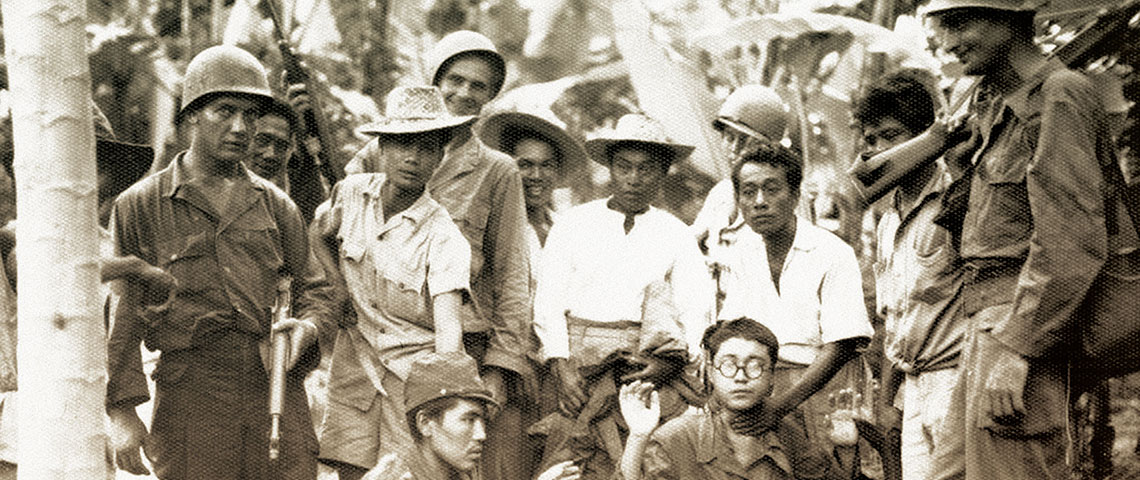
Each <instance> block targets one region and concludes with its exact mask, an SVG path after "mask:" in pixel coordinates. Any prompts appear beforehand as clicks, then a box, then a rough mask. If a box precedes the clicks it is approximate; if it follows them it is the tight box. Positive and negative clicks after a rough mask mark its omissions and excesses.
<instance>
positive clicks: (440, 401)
mask: <svg viewBox="0 0 1140 480" xmlns="http://www.w3.org/2000/svg"><path fill="white" fill-rule="evenodd" d="M456 405H459V397H443V398H437V399H435V400H432V401H429V402H427V403H425V404H423V405H420V406H419V407H416V408H415V409H414V410H412V411H410V412H408V416H407V418H408V430H410V431H411V433H412V440H414V441H415V442H416V443H420V442H421V441H423V438H424V436H423V433H420V427H419V425H417V424H416V415H417V414H418V413H420V412H424V418H427V419H428V420H435V421H440V420H441V419H442V418H443V414H444V412H447V411H448V410H451V409H452V408H455V406H456Z"/></svg>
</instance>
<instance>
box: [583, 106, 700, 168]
mask: <svg viewBox="0 0 1140 480" xmlns="http://www.w3.org/2000/svg"><path fill="white" fill-rule="evenodd" d="M618 143H643V144H647V145H653V146H657V147H662V148H665V149H667V150H669V151H671V152H672V153H673V155H672V157H673V158H670V159H669V161H670V162H676V161H678V160H682V159H684V158H685V157H688V156H689V154H690V153H693V150H694V149H695V148H696V147H694V146H692V145H682V144H679V143H673V141H672V140H670V139H669V137H668V136H667V135H665V127H662V126H661V123H659V122H658V121H657V120H654V119H652V118H649V117H647V116H645V115H643V114H640V113H628V114H625V115H622V117H621V118H619V119H618V122H617V125H616V126H615V127H614V128H613V130H610V131H607V132H603V133H601V134H599V135H597V136H596V137H594V138H593V139H591V140H587V141H586V152H587V153H589V154H590V157H591V158H593V159H594V161H595V162H598V163H600V164H602V165H608V164H609V159H608V158H606V150H608V149H609V148H610V146H611V145H614V144H618Z"/></svg>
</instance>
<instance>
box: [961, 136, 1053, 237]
mask: <svg viewBox="0 0 1140 480" xmlns="http://www.w3.org/2000/svg"><path fill="white" fill-rule="evenodd" d="M1025 123H1028V124H1029V125H1026V124H1025ZM1034 125H1037V126H1036V127H1034ZM1039 125H1040V121H1039V120H1038V119H1031V120H1030V121H1029V122H1024V123H1021V124H1017V125H1010V126H1007V128H1011V129H1012V130H1011V131H1010V132H1008V134H1002V135H1001V138H1000V139H998V142H997V144H995V145H994V148H993V149H992V150H991V151H990V152H989V153H988V154H987V155H986V156H985V159H984V164H983V165H982V168H981V174H982V175H983V176H982V180H983V181H984V182H985V185H986V194H985V195H984V201H985V205H984V206H983V208H984V210H985V211H986V212H988V214H987V215H986V222H987V223H986V225H985V227H984V228H985V230H986V237H988V238H990V239H992V240H993V242H994V243H993V246H995V247H1001V246H1005V245H1010V244H1015V243H1020V242H1024V241H1028V236H1029V233H1030V226H1031V225H1032V222H1033V216H1032V214H1031V213H1030V210H1029V190H1028V188H1027V185H1026V174H1027V172H1028V169H1029V163H1030V161H1031V160H1032V159H1033V144H1035V143H1036V140H1035V139H1034V141H1033V142H1030V141H1029V140H1027V139H1028V138H1029V137H1031V136H1032V135H1031V134H1030V133H1028V132H1030V131H1039V130H1040V126H1039ZM971 194H973V193H971Z"/></svg>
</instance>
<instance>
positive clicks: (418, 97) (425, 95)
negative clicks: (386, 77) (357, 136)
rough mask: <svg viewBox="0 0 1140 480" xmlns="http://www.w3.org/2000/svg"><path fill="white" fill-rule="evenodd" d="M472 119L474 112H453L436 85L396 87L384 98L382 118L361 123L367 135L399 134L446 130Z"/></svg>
mask: <svg viewBox="0 0 1140 480" xmlns="http://www.w3.org/2000/svg"><path fill="white" fill-rule="evenodd" d="M474 121H475V116H474V115H464V116H458V117H457V116H454V115H452V114H451V113H450V112H448V111H447V106H446V105H444V103H443V94H442V93H440V91H439V89H438V88H436V87H396V88H394V89H392V91H391V92H388V96H387V97H386V99H385V107H384V118H383V119H381V120H380V121H378V122H373V123H370V124H368V125H365V126H363V127H360V130H359V131H360V133H363V134H366V135H398V134H404V133H423V132H431V131H435V130H446V129H451V128H455V127H460V126H463V125H469V124H471V123H472V122H474Z"/></svg>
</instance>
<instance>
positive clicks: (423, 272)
mask: <svg viewBox="0 0 1140 480" xmlns="http://www.w3.org/2000/svg"><path fill="white" fill-rule="evenodd" d="M377 273H378V274H379V280H380V282H381V286H382V287H383V290H382V292H383V295H384V301H385V304H386V305H387V310H388V311H389V312H390V313H392V314H393V315H395V316H397V317H400V318H402V319H404V320H406V321H408V322H411V323H413V324H416V325H419V326H421V327H424V328H427V329H429V330H431V329H433V328H434V326H433V324H432V320H431V318H430V315H428V313H429V308H428V303H427V302H428V298H426V297H427V296H426V295H425V294H424V292H426V291H427V285H426V280H427V269H426V268H423V266H421V265H420V262H418V261H415V260H411V259H407V260H399V261H393V262H391V263H389V264H388V265H387V267H386V268H385V269H384V270H383V271H381V272H377Z"/></svg>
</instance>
